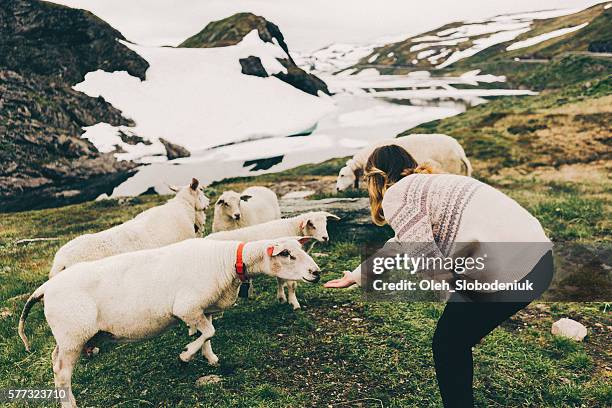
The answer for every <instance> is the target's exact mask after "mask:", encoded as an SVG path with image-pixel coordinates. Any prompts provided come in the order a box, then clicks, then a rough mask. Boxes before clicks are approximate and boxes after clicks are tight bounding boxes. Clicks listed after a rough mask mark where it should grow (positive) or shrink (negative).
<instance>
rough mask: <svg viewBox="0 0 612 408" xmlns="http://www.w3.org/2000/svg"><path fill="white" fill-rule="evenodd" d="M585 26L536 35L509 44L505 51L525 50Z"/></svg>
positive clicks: (584, 24) (585, 24)
mask: <svg viewBox="0 0 612 408" xmlns="http://www.w3.org/2000/svg"><path fill="white" fill-rule="evenodd" d="M587 25H589V23H588V22H586V23H582V24H580V25H577V26H574V27H567V28H562V29H560V30H555V31H551V32H548V33H544V34H540V35H536V36H535V37H531V38H528V39H526V40H522V41H517V42H515V43H512V44H510V45H509V46H508V47H507V48H506V51H512V50H518V49H521V48H525V47H531V46H532V45H536V44H539V43H541V42H543V41H546V40H550V39H552V38H556V37H560V36H562V35H565V34H569V33H573V32H574V31H578V30H580V29H581V28H584V27H586V26H587Z"/></svg>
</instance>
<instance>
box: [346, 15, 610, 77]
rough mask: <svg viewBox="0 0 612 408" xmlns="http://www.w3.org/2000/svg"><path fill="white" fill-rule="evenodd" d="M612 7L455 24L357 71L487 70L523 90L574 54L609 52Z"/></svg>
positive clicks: (373, 56)
mask: <svg viewBox="0 0 612 408" xmlns="http://www.w3.org/2000/svg"><path fill="white" fill-rule="evenodd" d="M610 4H612V3H605V4H598V5H596V6H593V7H590V8H588V9H586V10H582V11H580V12H576V13H572V14H568V15H563V13H564V11H563V10H559V11H554V10H551V11H543V12H534V13H526V14H512V15H501V16H497V17H493V18H491V19H488V20H482V21H464V22H453V23H449V24H446V25H444V26H442V27H439V28H437V29H434V30H430V31H428V32H425V33H422V34H418V35H415V36H412V37H409V38H407V39H405V40H402V41H399V42H395V43H391V44H386V45H383V46H381V47H376V48H374V50H373V51H372V52H371V53H370V54H368V55H367V56H365V57H363V58H361V59H360V61H359V62H358V63H357V64H355V65H354V66H353V67H352V68H353V69H358V70H361V69H365V68H368V67H374V68H376V69H378V70H379V71H380V72H381V73H405V72H410V71H415V70H434V72H438V73H439V74H440V75H443V74H447V73H462V72H467V71H470V70H474V69H481V70H483V71H484V72H486V73H490V74H496V75H507V76H508V80H509V83H510V86H518V85H521V80H522V77H523V76H524V75H526V73H530V72H532V71H533V70H534V69H537V68H539V66H540V65H543V64H547V63H549V62H550V61H554V60H557V59H561V58H563V57H565V56H566V55H567V54H568V53H569V54H580V53H582V54H587V55H591V54H596V53H602V52H608V51H609V49H610V45H611V44H612V43H611V41H612V37H611V34H610V26H611V22H612V8H610V7H609V5H610ZM604 57H605V56H604ZM608 57H609V56H608ZM608 72H609V71H608ZM542 88H543V87H542Z"/></svg>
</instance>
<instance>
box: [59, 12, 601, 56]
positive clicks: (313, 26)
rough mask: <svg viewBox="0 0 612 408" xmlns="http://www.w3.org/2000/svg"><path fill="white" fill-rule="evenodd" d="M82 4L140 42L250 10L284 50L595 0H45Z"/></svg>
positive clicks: (184, 33)
mask: <svg viewBox="0 0 612 408" xmlns="http://www.w3.org/2000/svg"><path fill="white" fill-rule="evenodd" d="M53 2H55V3H59V4H65V5H68V6H71V7H77V8H84V9H87V10H90V11H91V12H93V13H94V14H96V15H97V16H98V17H100V18H102V19H103V20H105V21H107V22H108V23H109V24H110V25H112V26H113V27H115V28H116V29H118V30H119V31H121V32H122V34H123V35H124V36H125V37H126V38H127V39H128V40H130V41H132V42H135V43H138V44H143V45H177V44H179V43H180V42H182V41H183V40H185V39H186V38H188V37H190V36H191V35H193V34H195V33H197V32H198V31H200V30H201V29H202V28H204V26H206V24H207V23H208V22H210V21H214V20H218V19H222V18H225V17H228V16H230V15H232V14H234V13H238V12H245V11H250V12H253V13H255V14H258V15H261V16H264V17H265V18H266V19H268V20H269V21H272V22H273V23H275V24H277V25H278V26H279V27H280V29H281V31H282V33H283V35H284V36H285V39H286V41H287V44H288V45H289V48H290V49H291V50H297V51H311V50H314V49H318V48H321V47H324V46H326V45H328V44H331V43H336V42H349V43H368V42H371V41H375V40H377V39H379V38H381V37H387V36H389V37H393V38H395V37H397V36H404V35H405V36H408V35H412V34H418V33H421V32H424V31H427V30H430V29H433V28H436V27H438V26H440V25H443V24H445V23H448V22H451V21H463V20H474V19H482V18H486V17H491V16H494V15H497V14H506V13H515V12H523V11H535V10H547V9H556V8H570V9H575V8H577V9H582V8H586V7H588V6H591V5H593V4H596V3H601V2H602V1H601V0H537V1H534V0H511V1H509V0H53Z"/></svg>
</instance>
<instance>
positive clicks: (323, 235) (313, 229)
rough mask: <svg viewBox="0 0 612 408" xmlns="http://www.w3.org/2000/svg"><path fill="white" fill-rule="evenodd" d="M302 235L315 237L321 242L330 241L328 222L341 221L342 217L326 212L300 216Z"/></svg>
mask: <svg viewBox="0 0 612 408" xmlns="http://www.w3.org/2000/svg"><path fill="white" fill-rule="evenodd" d="M299 218H300V235H303V236H305V237H313V238H314V239H316V240H317V241H319V242H327V241H329V234H328V233H327V220H328V219H329V218H331V219H334V220H339V219H340V217H338V216H336V215H334V214H331V213H328V212H326V211H316V212H309V213H306V214H302V215H300V217H299Z"/></svg>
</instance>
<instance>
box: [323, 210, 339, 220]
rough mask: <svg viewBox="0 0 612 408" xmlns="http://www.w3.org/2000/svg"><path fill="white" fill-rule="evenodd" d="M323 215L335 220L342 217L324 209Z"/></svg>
mask: <svg viewBox="0 0 612 408" xmlns="http://www.w3.org/2000/svg"><path fill="white" fill-rule="evenodd" d="M323 215H324V216H325V217H327V218H331V219H333V220H339V219H340V217H338V216H337V215H334V214H332V213H328V212H327V211H323Z"/></svg>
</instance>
